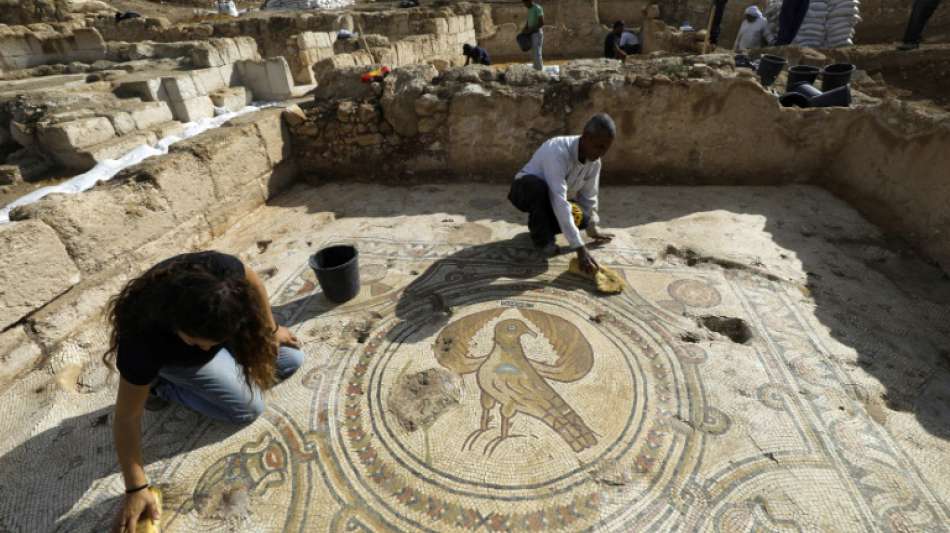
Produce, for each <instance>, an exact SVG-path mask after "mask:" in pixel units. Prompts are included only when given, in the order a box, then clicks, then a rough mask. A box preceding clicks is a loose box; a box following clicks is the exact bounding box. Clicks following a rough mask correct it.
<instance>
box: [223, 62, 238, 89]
mask: <svg viewBox="0 0 950 533" xmlns="http://www.w3.org/2000/svg"><path fill="white" fill-rule="evenodd" d="M218 73H219V74H220V75H221V79H222V80H224V86H225V87H234V86H235V85H240V84H241V76H240V75H239V73H238V71H237V68H236V67H235V66H234V63H229V64H227V65H222V66H220V67H218Z"/></svg>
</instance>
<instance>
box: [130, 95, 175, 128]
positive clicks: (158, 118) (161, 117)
mask: <svg viewBox="0 0 950 533" xmlns="http://www.w3.org/2000/svg"><path fill="white" fill-rule="evenodd" d="M129 114H130V115H131V116H132V120H133V121H134V122H135V126H136V127H137V128H138V129H140V130H145V129H148V128H151V127H152V126H155V125H157V124H164V123H165V122H169V121H171V120H172V119H173V118H174V117H173V116H172V110H171V108H169V107H168V104H166V103H165V102H142V103H141V104H136V105H134V106H132V108H131V110H130V112H129Z"/></svg>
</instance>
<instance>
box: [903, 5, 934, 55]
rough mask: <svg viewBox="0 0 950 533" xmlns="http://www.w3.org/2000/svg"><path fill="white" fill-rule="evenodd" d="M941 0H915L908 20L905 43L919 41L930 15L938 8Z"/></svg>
mask: <svg viewBox="0 0 950 533" xmlns="http://www.w3.org/2000/svg"><path fill="white" fill-rule="evenodd" d="M939 5H940V0H914V8H913V10H911V12H910V20H908V21H907V31H905V32H904V42H905V43H913V44H916V43H919V42H920V36H921V34H923V33H924V27H925V26H927V21H928V20H930V16H931V15H933V14H934V11H936V10H937V6H939Z"/></svg>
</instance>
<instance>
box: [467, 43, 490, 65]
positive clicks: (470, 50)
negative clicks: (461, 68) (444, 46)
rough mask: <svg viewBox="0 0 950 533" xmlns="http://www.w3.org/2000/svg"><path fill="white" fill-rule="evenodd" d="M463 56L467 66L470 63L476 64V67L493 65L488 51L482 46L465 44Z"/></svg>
mask: <svg viewBox="0 0 950 533" xmlns="http://www.w3.org/2000/svg"><path fill="white" fill-rule="evenodd" d="M462 55H464V56H465V66H468V64H469V62H475V64H476V65H491V57H490V56H489V55H488V51H487V50H485V49H484V48H482V47H480V46H472V45H470V44H463V45H462Z"/></svg>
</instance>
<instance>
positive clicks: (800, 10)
mask: <svg viewBox="0 0 950 533" xmlns="http://www.w3.org/2000/svg"><path fill="white" fill-rule="evenodd" d="M809 3H810V2H809V0H785V1H784V2H782V10H781V11H779V14H778V37H776V38H775V44H776V46H784V45H786V44H791V43H792V41H794V40H795V36H796V35H798V29H799V28H801V27H802V22H803V21H804V20H805V15H806V14H807V13H808V4H809Z"/></svg>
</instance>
